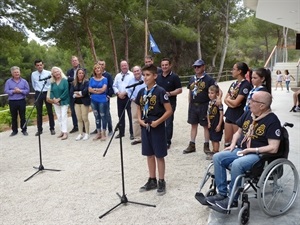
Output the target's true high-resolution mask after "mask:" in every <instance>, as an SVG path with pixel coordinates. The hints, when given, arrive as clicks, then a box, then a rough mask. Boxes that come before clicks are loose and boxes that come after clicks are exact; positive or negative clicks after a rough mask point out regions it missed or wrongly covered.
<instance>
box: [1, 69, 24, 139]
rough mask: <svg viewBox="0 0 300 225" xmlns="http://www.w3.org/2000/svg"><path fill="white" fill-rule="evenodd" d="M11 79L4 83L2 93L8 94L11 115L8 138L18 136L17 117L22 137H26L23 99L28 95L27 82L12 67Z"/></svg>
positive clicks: (18, 70) (17, 70)
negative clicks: (10, 131) (10, 130)
mask: <svg viewBox="0 0 300 225" xmlns="http://www.w3.org/2000/svg"><path fill="white" fill-rule="evenodd" d="M10 72H11V75H12V77H11V78H9V79H8V80H7V81H6V82H5V87H4V93H5V94H8V105H9V111H10V115H11V129H12V133H11V134H10V135H9V136H10V137H12V136H15V135H16V134H18V115H19V117H20V120H21V124H20V126H21V129H22V133H23V135H24V136H27V135H28V133H27V125H26V118H25V113H26V101H25V97H26V95H28V93H29V85H28V82H27V81H26V80H25V79H23V78H21V72H20V68H19V67H17V66H13V67H12V68H10Z"/></svg>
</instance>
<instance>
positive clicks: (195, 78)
mask: <svg viewBox="0 0 300 225" xmlns="http://www.w3.org/2000/svg"><path fill="white" fill-rule="evenodd" d="M204 76H205V75H202V76H201V77H199V78H198V77H197V76H196V75H195V76H194V85H195V86H194V89H193V92H192V94H193V99H195V98H196V96H197V94H198V83H199V82H202V79H203V77H204Z"/></svg>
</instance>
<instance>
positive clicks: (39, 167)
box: [24, 80, 61, 182]
mask: <svg viewBox="0 0 300 225" xmlns="http://www.w3.org/2000/svg"><path fill="white" fill-rule="evenodd" d="M46 83H47V80H44V84H43V87H42V89H41V91H40V93H39V95H38V96H37V98H36V100H35V102H34V105H33V107H32V109H31V111H30V113H29V116H28V118H27V120H26V122H25V124H24V127H25V126H26V125H27V123H28V121H29V119H30V116H31V114H32V112H33V110H34V108H36V104H37V102H38V100H39V99H40V97H41V94H42V93H43V89H44V87H45V85H46ZM38 134H39V135H38V137H39V155H40V165H39V166H38V167H36V166H34V167H33V168H34V169H37V171H36V172H35V173H34V174H32V175H31V176H30V177H28V178H26V179H25V180H24V182H26V181H28V180H29V179H31V178H32V177H33V176H34V175H36V174H37V173H39V172H41V171H43V170H48V171H55V172H59V171H61V170H56V169H46V168H45V167H44V166H43V163H42V146H41V132H39V131H38Z"/></svg>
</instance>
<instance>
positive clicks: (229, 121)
mask: <svg viewBox="0 0 300 225" xmlns="http://www.w3.org/2000/svg"><path fill="white" fill-rule="evenodd" d="M225 123H231V124H236V123H235V122H233V121H231V120H229V119H227V118H225Z"/></svg>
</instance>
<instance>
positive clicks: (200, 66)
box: [194, 66, 202, 69]
mask: <svg viewBox="0 0 300 225" xmlns="http://www.w3.org/2000/svg"><path fill="white" fill-rule="evenodd" d="M200 67H202V66H194V69H196V68H200Z"/></svg>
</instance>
